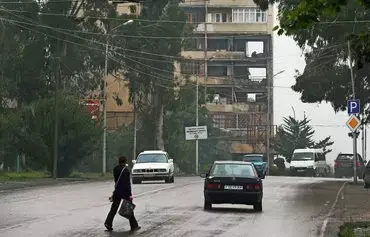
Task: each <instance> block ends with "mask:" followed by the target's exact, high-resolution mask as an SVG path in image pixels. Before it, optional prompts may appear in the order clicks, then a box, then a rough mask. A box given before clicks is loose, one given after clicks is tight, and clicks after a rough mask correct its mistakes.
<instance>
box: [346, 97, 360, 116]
mask: <svg viewBox="0 0 370 237" xmlns="http://www.w3.org/2000/svg"><path fill="white" fill-rule="evenodd" d="M347 112H348V114H359V113H360V100H348V101H347Z"/></svg>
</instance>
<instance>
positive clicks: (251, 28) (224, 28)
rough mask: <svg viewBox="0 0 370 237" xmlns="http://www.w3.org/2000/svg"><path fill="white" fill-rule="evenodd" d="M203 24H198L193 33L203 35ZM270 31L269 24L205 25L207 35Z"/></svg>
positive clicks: (270, 26) (270, 25)
mask: <svg viewBox="0 0 370 237" xmlns="http://www.w3.org/2000/svg"><path fill="white" fill-rule="evenodd" d="M204 30H205V29H204V23H202V24H199V25H198V26H197V27H196V28H195V29H194V32H196V33H204ZM271 31H272V24H271V23H268V22H266V23H231V22H229V23H207V33H209V34H210V33H251V34H261V35H262V34H266V33H270V32H271Z"/></svg>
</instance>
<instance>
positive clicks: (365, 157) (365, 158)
mask: <svg viewBox="0 0 370 237" xmlns="http://www.w3.org/2000/svg"><path fill="white" fill-rule="evenodd" d="M364 160H365V161H366V162H367V126H366V124H365V156H364Z"/></svg>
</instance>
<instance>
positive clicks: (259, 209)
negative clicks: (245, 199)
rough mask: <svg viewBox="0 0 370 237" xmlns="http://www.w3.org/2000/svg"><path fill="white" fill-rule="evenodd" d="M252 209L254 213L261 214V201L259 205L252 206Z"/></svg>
mask: <svg viewBox="0 0 370 237" xmlns="http://www.w3.org/2000/svg"><path fill="white" fill-rule="evenodd" d="M253 209H254V210H255V211H258V212H261V211H262V201H261V202H259V203H256V204H254V205H253Z"/></svg>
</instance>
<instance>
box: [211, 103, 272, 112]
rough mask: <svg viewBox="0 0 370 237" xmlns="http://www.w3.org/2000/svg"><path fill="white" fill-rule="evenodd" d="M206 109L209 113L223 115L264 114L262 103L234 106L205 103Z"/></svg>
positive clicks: (236, 104)
mask: <svg viewBox="0 0 370 237" xmlns="http://www.w3.org/2000/svg"><path fill="white" fill-rule="evenodd" d="M206 108H207V109H208V110H209V111H210V112H225V113H230V112H231V113H243V112H265V111H266V105H265V104H264V103H249V104H246V103H234V104H216V103H207V104H206Z"/></svg>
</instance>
